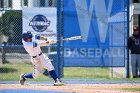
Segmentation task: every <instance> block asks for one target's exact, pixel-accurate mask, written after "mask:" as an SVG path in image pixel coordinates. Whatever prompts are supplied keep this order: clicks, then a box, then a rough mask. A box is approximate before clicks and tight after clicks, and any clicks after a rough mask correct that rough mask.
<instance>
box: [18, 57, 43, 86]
mask: <svg viewBox="0 0 140 93" xmlns="http://www.w3.org/2000/svg"><path fill="white" fill-rule="evenodd" d="M31 61H32V64H33V72H31V73H26V74H22V75H21V77H20V84H21V85H24V83H25V81H26V79H36V78H38V77H39V76H40V75H41V72H42V64H41V62H40V60H39V59H38V58H31Z"/></svg>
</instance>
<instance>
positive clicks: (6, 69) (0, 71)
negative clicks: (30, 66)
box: [0, 67, 17, 73]
mask: <svg viewBox="0 0 140 93" xmlns="http://www.w3.org/2000/svg"><path fill="white" fill-rule="evenodd" d="M11 72H17V69H13V68H5V67H0V73H11Z"/></svg>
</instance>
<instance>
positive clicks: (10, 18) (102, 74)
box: [0, 0, 128, 81]
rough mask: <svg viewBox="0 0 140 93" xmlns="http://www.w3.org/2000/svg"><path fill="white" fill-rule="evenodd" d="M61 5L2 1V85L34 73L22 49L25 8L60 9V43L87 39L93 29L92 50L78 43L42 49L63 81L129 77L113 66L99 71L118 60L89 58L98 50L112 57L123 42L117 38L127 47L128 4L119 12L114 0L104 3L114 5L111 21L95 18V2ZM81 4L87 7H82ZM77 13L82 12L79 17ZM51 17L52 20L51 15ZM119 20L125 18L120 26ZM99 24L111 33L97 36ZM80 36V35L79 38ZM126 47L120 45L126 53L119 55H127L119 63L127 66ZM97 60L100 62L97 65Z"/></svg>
mask: <svg viewBox="0 0 140 93" xmlns="http://www.w3.org/2000/svg"><path fill="white" fill-rule="evenodd" d="M11 1H12V2H11ZM58 1H61V2H59V4H58V3H57V2H58ZM58 1H57V0H0V63H1V64H0V74H1V77H0V81H2V80H18V79H19V76H20V74H21V73H22V72H29V71H32V66H31V61H30V56H29V55H28V54H27V52H26V51H25V49H24V48H23V45H22V30H23V16H24V18H25V17H26V16H25V15H23V10H22V9H23V8H35V9H36V8H48V7H49V8H51V7H53V8H57V13H58V14H57V34H58V35H57V39H61V38H63V37H69V36H74V35H79V33H80V34H82V35H85V34H86V35H87V33H85V32H86V26H87V25H89V24H90V25H91V26H89V29H92V31H93V32H91V33H88V34H90V35H92V34H93V35H92V36H89V37H88V39H87V40H89V41H92V40H93V42H91V46H93V47H92V48H89V49H88V48H87V45H88V44H86V43H85V44H83V42H82V43H81V42H80V43H79V42H77V41H70V42H69V41H67V42H60V43H59V44H57V46H56V45H53V46H48V47H42V51H43V53H45V54H46V55H48V56H49V57H50V59H51V61H52V63H53V65H54V66H55V68H56V70H57V72H59V71H58V70H61V71H60V72H59V73H58V74H60V76H61V77H62V76H63V74H64V78H70V79H72V78H78V79H79V78H83V79H94V78H103V79H104V78H105V79H108V78H110V77H111V78H112V77H120V78H124V77H126V67H124V66H123V67H118V68H117V67H115V68H113V67H111V66H112V65H111V66H110V65H109V66H110V67H104V66H101V67H100V66H99V65H98V64H100V65H103V63H107V62H110V63H111V62H117V61H118V60H117V58H115V57H111V58H112V59H111V60H110V59H109V57H108V58H107V57H106V56H105V57H101V58H100V59H99V58H94V57H91V56H92V55H91V56H90V54H92V53H93V51H94V49H95V50H97V53H99V54H100V51H103V53H104V55H106V53H107V52H108V53H109V52H110V50H111V49H113V48H114V47H118V46H113V44H114V45H115V44H118V43H119V42H120V39H119V38H117V37H120V38H121V39H123V44H125V45H126V38H127V35H126V34H127V21H128V20H127V19H126V18H127V2H126V1H127V0H122V1H123V2H122V3H123V4H121V6H120V7H121V8H122V11H121V10H119V9H120V7H119V5H118V4H120V3H118V2H119V1H117V0H112V1H114V4H112V2H111V1H110V2H105V1H104V3H103V4H105V5H104V7H105V6H108V5H110V4H112V7H113V5H114V6H115V7H114V11H111V10H110V15H111V17H108V16H109V14H106V16H105V17H103V15H100V12H98V13H99V15H98V16H96V13H95V10H96V9H95V7H93V6H92V4H91V1H92V0H84V1H85V2H87V4H84V3H81V1H80V0H58ZM115 3H116V4H115ZM82 4H83V5H85V6H83V5H82ZM94 4H95V3H94ZM87 5H88V6H87ZM86 6H87V7H89V8H90V10H89V11H88V9H87V10H86V9H85V7H86ZM97 7H98V6H96V8H97ZM108 7H109V6H108ZM91 8H93V9H91ZM105 9H106V8H105ZM110 9H111V8H110ZM91 10H92V11H91ZM118 10H119V11H121V12H122V13H120V15H119V14H118V13H119V11H118ZM99 11H101V12H104V11H102V10H99ZM44 12H45V11H44ZM77 12H79V14H78V13H77ZM92 13H93V14H92ZM105 13H106V12H105ZM111 13H112V14H111ZM31 14H32V13H31ZM101 14H102V13H101ZM117 14H118V15H117ZM122 14H123V15H122ZM115 15H117V16H115ZM49 16H51V14H50V15H49ZM78 16H79V17H78ZM120 16H121V18H122V17H123V18H122V20H123V21H122V22H120V23H119V22H117V21H118V20H120ZM101 17H102V18H101ZM88 18H91V19H90V20H89V19H88ZM106 18H108V19H109V18H110V21H113V22H112V23H111V22H110V23H107V21H109V20H106ZM111 18H112V19H111ZM113 18H114V19H113ZM27 19H28V18H27ZM82 19H85V21H84V22H83V21H81V20H82ZM79 20H80V21H79ZM87 20H89V21H91V20H92V21H91V23H90V22H88V21H87ZM96 21H98V22H100V24H101V25H103V26H104V27H106V24H107V26H108V27H107V28H108V32H107V33H104V32H102V33H101V32H99V33H98V32H97V31H98V29H99V30H101V28H96V27H95V26H96V25H99V24H97V23H95V22H96ZM76 22H77V23H76ZM82 23H85V24H84V25H83V24H82ZM101 25H100V27H101ZM84 27H85V28H84ZM77 28H78V29H77ZM82 28H83V29H82ZM79 29H80V30H79ZM82 31H83V32H82ZM77 32H79V33H78V34H77ZM87 32H88V31H87ZM99 34H100V35H101V37H102V35H103V34H105V35H107V36H108V38H107V40H106V41H108V43H107V44H110V46H109V48H107V47H108V46H107V45H103V44H105V43H103V44H102V43H101V44H100V42H99V41H100V39H101V38H100V37H98V35H99ZM103 37H104V35H103ZM84 38H85V37H84ZM111 44H112V45H111ZM94 45H95V46H94ZM96 45H97V46H96ZM125 45H122V47H123V48H120V47H121V45H119V48H120V49H117V51H121V50H123V51H121V52H119V53H123V54H124V55H123V58H120V59H119V61H118V62H121V61H120V60H121V59H122V60H123V62H125V64H126V63H127V54H126V49H125V48H126V46H125ZM68 46H72V48H71V47H70V48H69V50H70V51H64V50H65V48H67V47H68ZM73 46H74V48H73ZM75 46H76V47H75ZM80 46H83V47H82V48H79V47H80ZM102 46H104V47H103V48H102V49H99V48H101V47H102ZM96 48H97V49H96ZM73 50H74V51H73ZM78 51H80V52H78ZM117 53H118V52H117ZM65 54H68V55H70V54H71V56H72V57H71V56H70V58H68V55H65ZM65 56H67V57H65ZM75 56H76V57H75ZM77 56H78V57H79V58H78V57H77ZM97 56H100V55H97ZM104 59H105V60H104ZM98 60H100V61H99V62H97V61H98ZM57 61H59V63H57V64H56V62H57ZM78 62H79V63H78ZM96 62H97V63H96ZM125 64H123V65H125ZM92 65H93V66H92ZM95 65H98V67H96V66H95ZM125 66H126V65H125ZM63 67H64V71H63ZM63 72H64V73H63ZM120 72H122V73H120ZM45 74H47V75H48V73H45ZM13 77H14V78H13ZM41 79H43V78H41Z"/></svg>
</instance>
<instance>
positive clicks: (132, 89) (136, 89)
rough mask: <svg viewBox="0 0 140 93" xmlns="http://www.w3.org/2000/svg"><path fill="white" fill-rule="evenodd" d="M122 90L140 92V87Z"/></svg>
mask: <svg viewBox="0 0 140 93" xmlns="http://www.w3.org/2000/svg"><path fill="white" fill-rule="evenodd" d="M122 90H126V91H132V92H138V91H139V92H140V88H123V89H122Z"/></svg>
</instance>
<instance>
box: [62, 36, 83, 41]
mask: <svg viewBox="0 0 140 93" xmlns="http://www.w3.org/2000/svg"><path fill="white" fill-rule="evenodd" d="M79 39H82V36H72V37H69V38H63V39H61V40H62V41H71V40H79ZM61 40H60V41H61Z"/></svg>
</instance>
